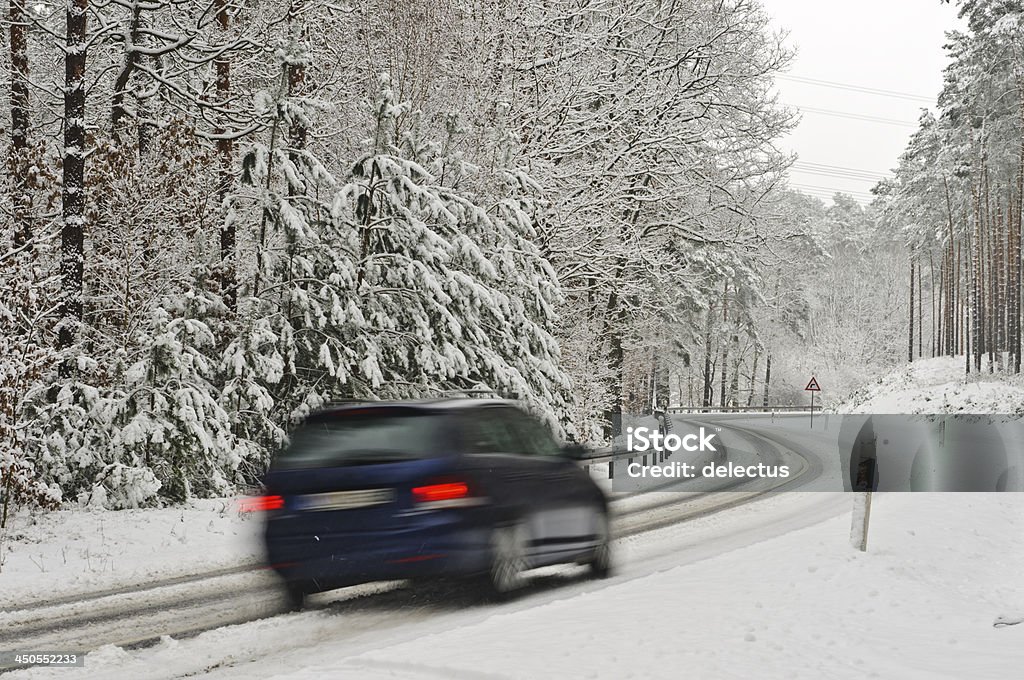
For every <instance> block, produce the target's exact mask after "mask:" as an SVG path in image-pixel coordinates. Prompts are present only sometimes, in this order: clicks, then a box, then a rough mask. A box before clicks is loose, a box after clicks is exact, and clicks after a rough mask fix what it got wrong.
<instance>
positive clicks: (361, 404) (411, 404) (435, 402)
mask: <svg viewBox="0 0 1024 680" xmlns="http://www.w3.org/2000/svg"><path fill="white" fill-rule="evenodd" d="M481 406H483V407H493V406H511V407H516V406H517V405H516V402H514V401H511V400H509V399H481V398H470V397H447V398H440V399H414V400H412V399H411V400H404V401H403V400H399V401H356V400H353V401H351V402H344V403H336V404H329V405H327V406H325V407H324V408H322V409H320V410H319V411H316V412H314V413H312V414H310V416H309V417H310V418H316V417H323V416H331V415H341V414H343V413H346V412H348V411H365V410H368V409H378V408H379V409H385V408H391V409H394V408H399V409H409V410H421V411H424V412H429V413H438V412H448V411H459V410H468V409H472V408H478V407H481Z"/></svg>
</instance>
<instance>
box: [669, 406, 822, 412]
mask: <svg viewBox="0 0 1024 680" xmlns="http://www.w3.org/2000/svg"><path fill="white" fill-rule="evenodd" d="M812 410H813V411H815V412H817V413H821V411H822V407H821V406H817V405H816V406H814V408H813V409H812V408H811V407H810V406H796V405H790V406H669V407H668V408H667V409H666V411H668V412H669V413H810V412H811V411H812Z"/></svg>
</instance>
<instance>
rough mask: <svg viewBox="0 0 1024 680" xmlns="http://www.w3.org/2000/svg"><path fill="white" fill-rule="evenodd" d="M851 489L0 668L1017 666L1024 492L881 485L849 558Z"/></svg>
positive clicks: (948, 674) (363, 675)
mask: <svg viewBox="0 0 1024 680" xmlns="http://www.w3.org/2000/svg"><path fill="white" fill-rule="evenodd" d="M850 502H851V498H850V496H849V495H842V494H825V493H802V494H801V493H797V494H783V495H779V496H775V497H772V498H769V499H766V500H762V501H759V502H758V503H755V504H753V505H750V506H744V507H738V508H734V509H732V510H728V511H725V512H722V513H720V514H718V515H713V516H710V517H706V518H703V519H700V520H697V521H695V522H691V523H688V524H686V525H681V526H676V527H670V528H668V529H664V530H660V531H656V532H651V533H648V534H644V535H641V536H636V537H632V538H629V539H624V540H623V541H621V545H620V546H619V547H620V556H621V570H620V574H619V575H618V576H617V577H615V578H614V579H612V580H611V581H608V582H602V583H594V582H579V581H569V582H567V583H565V584H562V585H561V586H560V587H556V588H542V589H540V590H535V591H533V592H530V593H528V594H527V595H526V596H525V597H523V598H522V599H520V600H518V601H515V602H512V603H510V604H506V605H502V606H472V605H465V604H458V605H457V606H453V605H451V604H450V603H446V602H445V601H443V599H442V601H440V602H438V601H433V602H431V601H428V602H422V601H420V600H418V599H417V598H416V596H415V595H413V594H411V593H401V592H399V593H391V594H390V595H389V596H387V597H386V599H382V600H379V601H376V602H375V601H374V600H373V598H372V597H370V598H367V602H366V603H365V604H364V605H362V606H349V607H348V608H346V607H345V606H341V605H338V606H333V605H330V604H327V605H323V606H322V608H320V609H317V610H314V611H310V612H304V613H301V614H289V615H283V616H277V617H273V618H270V619H265V620H262V621H257V622H252V623H247V624H243V625H238V626H230V627H225V628H220V629H218V630H215V631H211V632H208V633H204V634H202V635H200V636H199V637H197V638H194V639H187V640H173V639H166V640H164V642H163V643H161V644H160V645H157V646H156V647H153V648H150V649H142V650H135V651H131V650H123V649H119V648H111V647H107V648H103V649H100V650H97V651H95V652H93V653H92V654H90V655H89V656H88V657H87V658H86V665H85V667H84V668H80V669H41V668H37V669H30V670H25V671H18V672H15V673H13V674H12V675H11V677H12V678H51V677H52V678H58V677H59V678H72V677H73V678H104V679H115V678H133V679H134V678H154V679H157V678H174V677H181V676H183V675H186V674H190V675H198V676H202V677H210V678H246V679H247V680H249V679H251V678H276V679H282V680H283V679H288V680H305V679H307V678H323V677H339V678H349V677H351V678H360V679H361V680H362V679H366V680H374V679H377V678H411V679H419V678H472V679H474V680H475V679H477V678H538V677H557V678H615V679H620V678H631V677H632V678H652V677H688V678H715V679H720V678H822V677H827V678H864V677H877V678H894V679H899V680H906V679H914V678H922V679H924V678H928V679H932V678H957V679H959V678H972V679H978V680H983V679H986V678H992V679H993V680H995V679H1000V680H1003V679H1005V678H1009V677H1017V676H1018V674H1019V672H1020V668H1021V667H1024V624H1022V625H1016V626H1005V627H995V626H994V625H993V624H994V623H996V622H997V621H999V620H1006V621H1012V620H1015V619H1018V618H1021V617H1024V580H1022V578H1021V573H1022V565H1024V542H1022V541H1021V537H1022V535H1024V495H1021V494H1002V495H999V494H962V495H959V494H892V495H878V496H876V503H875V507H874V511H873V515H872V527H871V535H870V538H869V550H868V552H867V553H864V554H861V553H859V552H856V551H854V550H853V549H851V548H850V546H849V543H848V534H849V522H850V512H849V510H850ZM768 539H772V540H768ZM343 593H344V591H338V592H337V593H336V594H335V596H342V595H343ZM339 594H341V595H339ZM379 597H384V596H379Z"/></svg>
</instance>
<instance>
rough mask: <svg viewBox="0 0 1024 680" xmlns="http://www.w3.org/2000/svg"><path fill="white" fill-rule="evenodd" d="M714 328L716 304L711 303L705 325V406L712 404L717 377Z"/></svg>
mask: <svg viewBox="0 0 1024 680" xmlns="http://www.w3.org/2000/svg"><path fill="white" fill-rule="evenodd" d="M714 329H715V305H714V303H711V306H710V307H709V308H708V311H707V323H706V324H705V326H704V399H703V402H702V404H701V405H702V406H704V407H705V408H707V407H709V406H711V384H712V382H713V381H714V379H715V376H714V373H713V372H712V371H711V351H712V342H711V338H712V333H713V332H714Z"/></svg>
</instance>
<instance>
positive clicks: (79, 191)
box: [57, 0, 89, 377]
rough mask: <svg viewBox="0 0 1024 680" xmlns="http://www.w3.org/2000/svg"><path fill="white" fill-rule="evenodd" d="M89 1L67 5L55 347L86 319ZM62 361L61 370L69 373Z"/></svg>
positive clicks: (63, 345) (73, 335)
mask: <svg viewBox="0 0 1024 680" xmlns="http://www.w3.org/2000/svg"><path fill="white" fill-rule="evenodd" d="M88 4H89V2H88V0H71V1H70V2H69V3H68V8H67V43H66V53H65V56H64V189H63V224H62V227H61V268H60V272H61V301H60V316H61V320H60V324H59V325H60V330H59V332H58V339H57V348H58V349H61V350H64V349H67V348H69V347H71V345H72V344H74V342H75V338H76V337H77V330H78V328H77V327H78V323H79V322H80V321H81V319H82V272H83V266H84V244H85V236H84V234H85V143H86V140H85V57H86V40H87V35H86V18H87V10H88ZM71 366H72V365H71V363H70V362H69V361H64V362H63V363H62V365H61V375H62V376H63V377H68V376H70V375H71Z"/></svg>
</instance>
